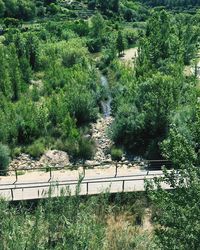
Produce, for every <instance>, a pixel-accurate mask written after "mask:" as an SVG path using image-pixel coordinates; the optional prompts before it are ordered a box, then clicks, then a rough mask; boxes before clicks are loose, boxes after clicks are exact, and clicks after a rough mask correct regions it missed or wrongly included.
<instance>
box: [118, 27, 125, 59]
mask: <svg viewBox="0 0 200 250" xmlns="http://www.w3.org/2000/svg"><path fill="white" fill-rule="evenodd" d="M116 47H117V50H118V53H119V56H120V55H121V54H123V53H124V49H125V43H124V39H123V36H122V33H121V31H119V32H118V36H117V41H116Z"/></svg>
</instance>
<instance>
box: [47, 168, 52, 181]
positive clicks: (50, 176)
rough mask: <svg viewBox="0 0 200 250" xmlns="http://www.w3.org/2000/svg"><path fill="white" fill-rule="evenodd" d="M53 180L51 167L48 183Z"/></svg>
mask: <svg viewBox="0 0 200 250" xmlns="http://www.w3.org/2000/svg"><path fill="white" fill-rule="evenodd" d="M51 178H52V169H51V167H50V168H49V180H48V182H50V180H51Z"/></svg>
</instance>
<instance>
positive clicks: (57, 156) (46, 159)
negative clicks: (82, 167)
mask: <svg viewBox="0 0 200 250" xmlns="http://www.w3.org/2000/svg"><path fill="white" fill-rule="evenodd" d="M39 162H40V164H43V165H44V166H45V165H49V166H53V167H55V166H56V167H61V168H62V167H65V166H68V165H69V164H70V162H69V156H68V154H67V153H66V152H64V151H59V150H49V151H47V152H46V153H45V154H44V155H43V156H42V157H41V159H40V161H39Z"/></svg>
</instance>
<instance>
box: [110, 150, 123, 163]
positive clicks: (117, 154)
mask: <svg viewBox="0 0 200 250" xmlns="http://www.w3.org/2000/svg"><path fill="white" fill-rule="evenodd" d="M122 155H123V150H122V149H120V148H116V147H113V148H112V149H111V158H112V160H113V161H120V160H121V159H122Z"/></svg>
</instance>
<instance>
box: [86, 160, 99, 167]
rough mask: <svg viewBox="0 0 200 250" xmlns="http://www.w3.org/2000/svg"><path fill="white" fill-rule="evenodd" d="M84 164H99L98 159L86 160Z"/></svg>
mask: <svg viewBox="0 0 200 250" xmlns="http://www.w3.org/2000/svg"><path fill="white" fill-rule="evenodd" d="M85 165H88V166H95V165H99V162H98V161H90V160H88V161H86V162H85Z"/></svg>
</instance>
